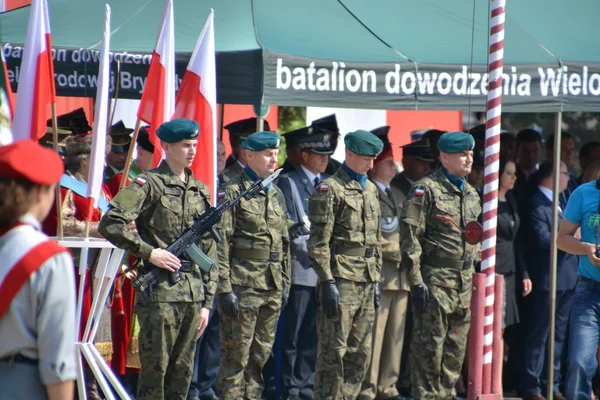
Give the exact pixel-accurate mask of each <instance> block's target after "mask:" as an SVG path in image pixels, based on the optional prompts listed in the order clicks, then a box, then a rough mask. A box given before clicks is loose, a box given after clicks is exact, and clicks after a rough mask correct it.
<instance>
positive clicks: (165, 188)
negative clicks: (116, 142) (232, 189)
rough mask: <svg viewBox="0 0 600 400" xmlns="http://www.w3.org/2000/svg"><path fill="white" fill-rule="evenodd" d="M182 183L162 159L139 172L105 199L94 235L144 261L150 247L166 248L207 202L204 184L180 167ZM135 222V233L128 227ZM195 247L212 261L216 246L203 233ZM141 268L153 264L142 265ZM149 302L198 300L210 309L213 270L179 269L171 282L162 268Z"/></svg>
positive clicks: (150, 249)
mask: <svg viewBox="0 0 600 400" xmlns="http://www.w3.org/2000/svg"><path fill="white" fill-rule="evenodd" d="M186 174H187V177H188V180H187V183H184V182H182V181H181V179H180V178H179V177H178V176H176V175H175V174H174V173H173V172H172V171H171V169H170V168H169V165H168V164H167V163H166V162H165V161H163V162H162V163H161V164H160V165H159V166H158V168H155V169H153V170H150V171H148V172H146V173H144V174H141V175H139V176H138V177H137V178H136V179H135V180H134V181H133V182H132V183H131V184H130V185H129V186H127V187H125V188H123V190H121V191H120V192H119V194H118V195H117V196H116V197H115V198H114V199H113V201H112V202H111V203H110V206H111V208H110V209H109V211H108V212H107V213H106V215H105V216H104V218H103V219H102V221H101V222H100V229H99V231H100V233H101V234H102V235H103V236H104V237H105V238H107V239H108V240H109V241H110V242H111V243H113V244H115V245H116V246H117V247H119V248H122V249H125V250H127V251H129V252H130V253H132V254H133V255H134V256H136V257H138V258H141V259H144V260H148V259H149V258H150V254H151V253H152V250H153V249H154V248H163V249H164V248H166V247H168V246H169V245H170V244H171V243H173V242H174V241H175V240H176V239H177V238H179V237H180V236H181V234H182V233H183V231H184V230H185V229H186V228H188V227H190V226H191V225H192V224H193V223H194V220H195V219H197V218H199V217H200V215H202V214H203V213H204V212H205V211H206V209H207V205H208V204H209V200H208V199H209V198H210V197H209V196H210V194H209V191H208V188H207V187H206V186H205V185H204V184H203V183H202V182H200V181H198V180H196V179H195V178H194V176H193V174H192V171H191V170H189V169H187V168H186ZM130 221H135V224H136V227H137V232H134V231H131V230H130V229H129V226H128V225H129V222H130ZM198 246H199V247H200V249H202V251H203V252H204V253H205V254H206V255H207V256H208V257H209V258H210V259H213V260H216V245H215V242H214V240H213V239H212V237H211V236H210V235H207V236H205V237H204V238H203V239H202V240H201V241H200V243H198ZM146 268H157V267H154V266H151V265H149V264H147V263H146V265H145V266H144V267H143V268H140V271H139V272H138V273H139V274H145V273H146V272H147V270H146ZM161 272H163V273H161V274H160V275H159V277H158V279H157V284H156V287H155V288H154V289H153V291H152V294H151V297H150V299H151V301H161V302H171V301H177V302H198V301H204V305H203V307H205V308H212V303H213V297H214V294H215V291H216V285H217V279H218V271H217V268H216V267H214V268H213V269H212V270H211V271H210V273H208V274H206V273H202V272H201V271H200V269H199V268H198V267H197V266H196V267H195V268H194V269H193V271H192V272H181V278H182V279H181V280H180V281H179V282H178V283H177V284H175V285H171V284H170V283H169V279H168V272H169V271H167V270H164V271H162V270H161Z"/></svg>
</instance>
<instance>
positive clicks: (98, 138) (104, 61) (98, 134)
mask: <svg viewBox="0 0 600 400" xmlns="http://www.w3.org/2000/svg"><path fill="white" fill-rule="evenodd" d="M104 7H105V17H104V37H103V38H102V44H101V47H100V69H99V71H98V89H97V91H96V109H95V110H94V130H93V132H94V135H93V136H92V155H91V159H90V171H89V175H88V185H87V193H86V196H87V198H88V199H93V201H90V202H89V205H90V210H89V212H88V216H92V215H93V213H92V211H93V210H92V209H96V208H98V204H99V202H100V196H102V181H103V178H104V176H103V172H104V159H105V155H106V132H107V130H108V97H109V88H108V83H109V82H110V61H109V59H108V51H109V48H110V6H109V5H108V4H105V5H104Z"/></svg>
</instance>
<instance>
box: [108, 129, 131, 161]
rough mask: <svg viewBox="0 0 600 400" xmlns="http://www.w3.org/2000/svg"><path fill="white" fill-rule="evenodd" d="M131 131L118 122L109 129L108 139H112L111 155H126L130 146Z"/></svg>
mask: <svg viewBox="0 0 600 400" xmlns="http://www.w3.org/2000/svg"><path fill="white" fill-rule="evenodd" d="M132 132H133V129H129V128H127V127H126V126H125V124H124V123H123V121H119V122H117V123H116V124H113V125H112V126H111V127H110V132H109V134H110V137H111V139H112V146H111V149H110V151H112V152H113V153H127V152H128V151H129V146H130V145H131V136H129V135H131V133H132Z"/></svg>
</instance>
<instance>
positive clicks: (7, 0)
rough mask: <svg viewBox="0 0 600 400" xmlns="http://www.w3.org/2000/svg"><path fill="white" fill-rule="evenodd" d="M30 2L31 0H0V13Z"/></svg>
mask: <svg viewBox="0 0 600 400" xmlns="http://www.w3.org/2000/svg"><path fill="white" fill-rule="evenodd" d="M30 4H31V0H0V13H3V12H8V11H12V10H15V9H17V8H21V7H25V6H28V5H30Z"/></svg>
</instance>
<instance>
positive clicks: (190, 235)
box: [131, 168, 282, 300]
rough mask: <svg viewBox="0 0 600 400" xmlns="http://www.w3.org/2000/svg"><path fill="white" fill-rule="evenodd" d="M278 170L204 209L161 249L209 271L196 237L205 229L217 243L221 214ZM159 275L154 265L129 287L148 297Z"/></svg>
mask: <svg viewBox="0 0 600 400" xmlns="http://www.w3.org/2000/svg"><path fill="white" fill-rule="evenodd" d="M281 170H282V169H281V168H280V169H278V170H277V171H275V172H273V173H272V174H271V175H269V176H268V177H266V178H265V179H263V180H260V181H256V182H254V183H253V184H252V186H250V187H249V188H248V189H246V190H245V191H243V192H242V193H240V195H239V196H238V197H237V198H235V199H227V200H225V201H223V202H221V204H219V205H218V206H217V207H211V208H210V209H208V210H207V211H206V212H205V213H204V214H202V215H201V216H200V218H198V219H197V220H196V221H194V224H193V225H192V226H190V227H189V228H187V229H186V230H185V231H184V232H183V233H182V234H181V236H180V237H179V238H178V239H177V240H175V241H174V242H173V243H172V244H171V245H170V246H169V247H167V248H166V249H165V250H166V251H168V252H169V253H171V254H173V255H174V256H175V257H178V258H180V259H181V257H186V258H187V260H189V261H191V262H192V263H195V264H197V265H198V266H199V267H200V269H201V270H202V271H204V272H209V271H210V270H211V268H212V267H213V265H214V261H213V260H211V259H210V258H208V257H207V256H206V254H204V252H203V251H202V250H201V249H200V248H199V247H198V246H197V245H196V243H198V241H199V240H200V238H202V236H204V235H205V234H206V233H207V232H210V234H211V235H212V237H213V238H214V239H215V241H216V242H220V241H221V236H220V235H219V232H217V230H216V229H215V225H216V224H217V223H218V222H219V221H220V220H221V217H222V216H223V213H224V212H225V211H226V210H228V209H230V208H231V207H233V206H235V205H236V204H237V203H239V202H240V200H241V199H242V198H244V199H246V200H250V199H251V198H253V197H254V196H256V195H257V194H258V192H259V191H260V190H261V189H263V188H265V187H266V186H267V185H269V184H270V183H271V182H273V181H274V180H275V179H277V177H278V176H279V174H280V173H281ZM159 274H160V269H159V268H158V267H156V266H154V268H152V269H150V271H149V272H148V273H146V274H145V275H142V276H140V277H139V278H133V279H132V280H131V284H132V285H133V287H135V288H138V289H139V290H140V293H141V294H142V296H143V297H144V298H145V299H146V300H147V299H148V298H149V297H150V296H149V293H148V292H147V291H149V290H151V289H152V285H153V283H154V282H156V280H157V279H158V276H159ZM180 280H181V276H180V275H179V271H174V272H170V273H169V282H170V283H171V284H172V285H174V284H175V283H177V282H179V281H180Z"/></svg>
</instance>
